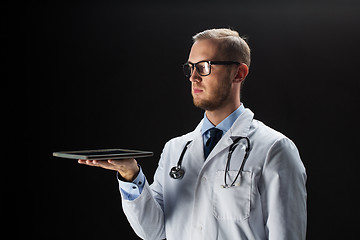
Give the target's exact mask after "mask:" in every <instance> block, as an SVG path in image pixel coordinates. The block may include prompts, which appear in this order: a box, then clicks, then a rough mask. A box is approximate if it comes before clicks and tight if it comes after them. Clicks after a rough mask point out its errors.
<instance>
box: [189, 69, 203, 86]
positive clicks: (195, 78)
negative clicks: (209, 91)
mask: <svg viewBox="0 0 360 240" xmlns="http://www.w3.org/2000/svg"><path fill="white" fill-rule="evenodd" d="M189 80H190V82H197V83H198V82H201V81H202V78H201V76H200V75H199V73H198V72H197V70H196V68H195V69H194V71H193V72H192V74H191V76H190V77H189Z"/></svg>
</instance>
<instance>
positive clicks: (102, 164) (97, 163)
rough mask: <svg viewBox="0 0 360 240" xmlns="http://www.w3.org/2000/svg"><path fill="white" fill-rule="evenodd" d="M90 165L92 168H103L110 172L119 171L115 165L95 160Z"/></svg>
mask: <svg viewBox="0 0 360 240" xmlns="http://www.w3.org/2000/svg"><path fill="white" fill-rule="evenodd" d="M90 164H91V166H96V167H102V168H105V169H110V170H117V169H116V168H115V166H114V165H113V164H110V163H108V162H107V161H100V160H93V161H92V163H90Z"/></svg>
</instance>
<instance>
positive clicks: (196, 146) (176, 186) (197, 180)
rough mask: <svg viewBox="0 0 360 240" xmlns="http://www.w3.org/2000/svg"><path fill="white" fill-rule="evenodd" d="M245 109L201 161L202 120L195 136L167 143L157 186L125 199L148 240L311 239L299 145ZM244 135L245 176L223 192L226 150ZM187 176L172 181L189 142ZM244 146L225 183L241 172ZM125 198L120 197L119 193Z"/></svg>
mask: <svg viewBox="0 0 360 240" xmlns="http://www.w3.org/2000/svg"><path fill="white" fill-rule="evenodd" d="M253 116H254V114H253V113H252V112H251V111H250V110H249V109H246V110H245V111H244V113H243V114H241V115H240V117H239V118H238V119H237V120H236V121H235V123H234V124H233V126H232V127H231V128H230V130H229V131H228V132H227V133H226V134H225V135H224V136H223V137H222V138H221V140H220V141H219V142H218V144H217V145H216V146H215V148H214V149H213V150H212V152H211V153H210V155H209V156H208V159H207V160H206V161H205V162H204V152H203V139H202V135H201V132H200V130H201V127H202V121H201V122H200V123H199V125H198V126H197V127H196V129H195V130H194V131H193V132H190V133H188V134H186V135H183V136H181V137H177V138H174V139H172V140H170V141H169V142H167V143H166V145H165V147H164V150H163V152H162V155H161V158H160V161H159V165H158V168H157V170H156V173H155V176H154V183H153V184H151V186H149V184H148V183H147V182H146V184H145V186H144V189H143V191H142V193H141V195H140V196H139V197H138V198H137V199H135V200H132V201H129V200H124V199H123V200H122V206H123V210H124V212H125V214H126V216H127V218H128V220H129V222H130V224H131V226H132V227H133V229H134V231H135V232H136V233H137V234H138V235H139V236H140V237H141V238H143V239H148V240H152V239H154V240H155V239H156V240H158V239H163V238H167V240H182V239H184V240H190V239H191V240H202V239H203V240H212V239H224V240H227V239H270V240H281V239H287V240H297V239H305V235H306V219H307V217H306V216H307V214H306V187H305V183H306V173H305V168H304V166H303V164H302V162H301V159H300V156H299V153H298V150H297V148H296V146H295V144H294V143H293V142H292V141H291V140H290V139H288V138H287V137H285V136H284V135H282V134H281V133H279V132H277V131H275V130H273V129H271V128H269V127H267V126H265V125H264V124H263V123H262V122H260V121H257V120H253ZM239 136H243V137H248V138H249V139H250V142H251V150H250V154H249V157H248V159H247V161H246V164H245V167H244V171H243V172H242V173H241V175H240V177H239V178H238V180H237V182H236V186H235V187H231V188H223V187H222V185H223V184H224V170H225V166H226V161H227V155H228V150H229V146H230V145H231V144H232V143H233V139H235V138H236V137H239ZM189 140H192V142H191V143H190V144H189V146H188V149H187V151H186V153H185V156H184V159H183V162H182V168H183V169H184V170H185V175H184V177H183V178H182V179H181V180H179V179H172V178H170V176H169V171H170V169H171V168H172V167H174V166H176V165H177V162H178V160H179V156H180V154H181V152H182V150H183V148H184V146H185V144H186V142H187V141H189ZM244 145H245V142H244V144H243V143H241V144H239V146H238V147H237V148H236V149H235V151H234V153H233V155H232V158H231V162H230V171H229V176H228V180H227V183H231V182H232V179H234V176H235V175H236V174H237V172H238V170H239V168H240V165H241V162H242V160H243V156H244V153H245V151H244V149H245V148H244ZM120 192H121V191H120Z"/></svg>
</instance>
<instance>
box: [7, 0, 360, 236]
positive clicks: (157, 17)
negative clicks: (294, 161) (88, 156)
mask: <svg viewBox="0 0 360 240" xmlns="http://www.w3.org/2000/svg"><path fill="white" fill-rule="evenodd" d="M359 10H360V4H359V3H356V1H277V2H274V1H262V2H259V1H256V2H255V1H247V2H245V1H194V2H191V1H177V2H171V3H170V2H168V3H160V2H158V3H157V2H152V1H147V2H139V1H132V2H122V1H116V2H111V3H110V2H103V1H99V2H89V1H86V2H85V1H84V2H76V3H75V2H71V3H66V2H63V1H59V2H53V1H51V4H50V3H43V4H40V3H27V4H26V5H23V4H20V3H18V5H17V4H16V3H13V4H6V3H2V10H1V12H2V31H1V39H2V42H3V43H4V44H2V48H1V49H2V56H3V58H2V59H3V60H2V63H1V64H2V65H1V66H2V69H1V76H4V79H7V80H4V82H5V84H4V85H3V87H2V88H1V91H2V94H1V102H2V105H1V106H2V109H3V112H5V114H4V115H3V118H4V119H5V123H4V125H3V128H4V131H3V132H5V133H6V134H5V136H3V138H5V142H6V145H5V146H3V149H6V150H7V153H8V154H7V157H6V156H5V159H4V158H3V159H2V163H3V164H2V167H1V169H2V174H1V175H2V185H3V187H2V192H3V193H4V194H2V197H1V198H2V209H1V211H2V214H1V215H2V216H4V218H5V219H6V222H7V223H8V224H7V225H5V228H6V229H7V230H9V231H10V232H11V233H12V234H13V236H14V237H15V238H16V237H36V238H37V239H42V238H43V239H55V238H56V239H57V238H65V237H75V238H78V239H137V237H136V235H135V234H134V233H133V231H132V229H131V227H130V225H129V224H128V222H127V220H126V218H125V216H124V214H123V213H122V210H121V204H120V203H121V200H120V195H119V192H118V185H117V181H116V179H115V174H114V172H110V171H106V170H103V169H99V168H91V167H87V166H82V165H78V164H77V163H76V161H74V160H66V159H58V158H54V157H52V155H51V154H52V152H53V151H60V150H79V149H93V148H119V147H120V148H130V149H141V150H151V151H154V153H155V156H154V157H152V158H145V159H139V163H140V164H141V166H142V167H143V170H144V172H145V175H146V176H147V178H148V180H149V182H152V176H153V174H154V171H155V169H156V166H157V161H158V159H159V156H160V154H161V150H162V148H163V146H164V144H165V143H166V141H168V140H169V139H171V138H173V137H175V136H179V135H182V134H184V133H187V132H189V131H191V130H193V129H194V128H195V127H196V125H197V123H198V122H199V121H200V120H201V118H202V116H203V112H202V111H201V110H199V109H196V108H195V107H194V106H193V104H192V98H191V94H190V82H189V81H188V80H187V79H186V78H185V77H184V76H183V73H182V69H181V65H182V63H184V62H185V61H186V60H187V57H188V53H189V50H190V47H191V43H192V42H191V36H192V35H194V34H195V33H197V32H199V31H202V30H204V29H208V28H217V27H231V28H233V29H235V30H237V31H239V33H240V34H241V35H246V36H248V43H249V45H250V47H251V48H252V64H251V67H250V74H249V76H248V78H247V80H246V83H245V85H244V89H243V90H242V102H244V104H245V106H246V107H248V108H250V109H251V110H252V111H253V112H254V113H255V118H257V119H259V120H261V121H263V122H264V123H266V124H267V125H269V126H271V127H272V128H274V129H276V130H278V131H280V132H282V133H284V134H285V135H287V136H288V137H289V138H291V139H292V140H293V141H294V142H295V143H296V145H297V146H298V149H299V151H300V154H301V157H302V160H303V162H304V165H305V167H306V169H307V173H308V182H307V189H308V235H307V238H308V239H347V238H350V236H352V235H353V233H354V232H357V231H355V230H356V228H357V227H358V224H359V222H358V221H357V218H358V215H359V208H358V206H357V205H358V203H359V197H358V190H359V188H358V185H357V183H358V171H357V170H358V167H359V164H358V158H359V157H358V154H357V147H358V143H359V141H358V140H357V139H358V134H359V128H358V123H359V113H358V103H359V97H358V95H359V90H360V84H359V77H358V75H359V74H358V69H359V59H358V58H359V42H360V31H359V27H360V17H359V16H360V15H359V12H360V11H359ZM4 59H5V61H4Z"/></svg>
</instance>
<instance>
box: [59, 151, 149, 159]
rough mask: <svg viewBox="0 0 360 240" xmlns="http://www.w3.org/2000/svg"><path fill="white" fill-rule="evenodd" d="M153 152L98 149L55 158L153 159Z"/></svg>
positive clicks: (60, 154)
mask: <svg viewBox="0 0 360 240" xmlns="http://www.w3.org/2000/svg"><path fill="white" fill-rule="evenodd" d="M153 155H154V153H153V152H148V151H139V150H129V149H98V150H82V151H61V152H53V156H54V157H61V158H70V159H81V160H109V159H127V158H141V157H151V156H153Z"/></svg>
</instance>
